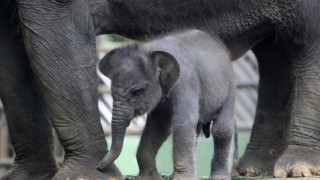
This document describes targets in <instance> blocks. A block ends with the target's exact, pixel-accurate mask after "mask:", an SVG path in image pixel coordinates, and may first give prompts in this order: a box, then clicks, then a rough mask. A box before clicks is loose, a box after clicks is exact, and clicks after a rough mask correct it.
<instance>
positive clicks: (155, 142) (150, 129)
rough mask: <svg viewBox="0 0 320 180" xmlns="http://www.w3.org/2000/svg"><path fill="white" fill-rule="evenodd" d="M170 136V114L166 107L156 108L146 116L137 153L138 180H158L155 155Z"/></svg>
mask: <svg viewBox="0 0 320 180" xmlns="http://www.w3.org/2000/svg"><path fill="white" fill-rule="evenodd" d="M169 134H170V113H169V110H168V109H167V108H166V107H157V108H156V109H155V110H153V112H152V113H151V114H150V115H148V119H147V124H146V127H145V129H144V131H143V134H142V137H141V141H140V144H139V148H138V152H137V160H138V164H139V171H140V172H139V176H138V177H137V178H136V179H139V180H160V179H161V178H160V176H159V173H158V171H157V167H156V155H157V152H158V150H159V148H160V147H161V145H162V143H163V142H164V141H165V140H166V139H167V137H168V136H169Z"/></svg>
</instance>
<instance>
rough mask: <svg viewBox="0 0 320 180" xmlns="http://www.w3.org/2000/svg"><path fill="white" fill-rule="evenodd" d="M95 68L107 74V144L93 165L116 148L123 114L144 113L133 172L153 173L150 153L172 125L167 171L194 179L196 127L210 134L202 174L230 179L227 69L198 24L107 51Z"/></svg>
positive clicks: (110, 157)
mask: <svg viewBox="0 0 320 180" xmlns="http://www.w3.org/2000/svg"><path fill="white" fill-rule="evenodd" d="M99 68H100V70H101V72H102V73H103V74H104V75H106V76H107V77H109V78H110V79H111V80H112V87H111V91H112V97H113V100H114V104H113V111H112V115H113V117H112V145H111V150H110V152H109V153H108V154H107V155H106V157H105V158H104V159H103V161H102V162H101V164H100V166H99V169H100V170H101V171H103V170H104V168H105V167H107V165H108V164H110V163H112V162H113V161H114V160H115V159H116V158H117V157H118V156H119V154H120V152H121V149H122V145H123V140H124V135H125V132H126V128H127V126H128V125H129V124H130V121H131V120H132V119H133V118H134V117H136V116H138V115H142V114H143V113H145V112H147V113H148V118H147V123H146V127H145V129H144V131H143V134H142V137H141V141H140V145H139V148H138V152H137V160H138V163H139V169H140V172H139V176H138V179H146V180H151V179H152V180H153V179H157V180H158V179H160V177H159V175H158V171H157V168H156V162H155V158H156V154H157V152H158V150H159V148H160V146H161V145H162V143H163V142H164V141H165V140H166V139H167V137H168V136H169V135H170V133H171V132H172V134H173V160H174V173H173V176H172V178H173V179H180V180H184V179H196V175H195V167H194V161H195V147H196V139H197V136H198V135H199V133H200V131H201V128H202V130H203V131H204V133H205V135H206V136H207V137H208V136H210V129H209V128H210V125H211V123H212V131H211V133H212V136H213V138H214V158H213V159H212V164H211V175H210V179H230V174H229V173H228V155H229V149H230V143H231V139H232V134H233V131H234V118H233V111H234V90H235V86H234V77H233V71H232V67H231V60H230V57H229V54H228V52H227V50H226V49H225V47H224V45H223V44H222V42H221V41H219V40H218V39H213V38H212V37H210V36H209V35H207V34H205V33H203V32H201V31H198V30H192V31H186V32H183V33H180V34H173V35H171V36H166V37H163V38H161V39H157V40H154V41H150V42H146V43H136V44H130V45H127V46H125V47H122V48H118V49H115V50H113V51H111V52H110V53H108V54H107V55H106V56H105V57H104V58H103V59H102V60H101V62H100V65H99Z"/></svg>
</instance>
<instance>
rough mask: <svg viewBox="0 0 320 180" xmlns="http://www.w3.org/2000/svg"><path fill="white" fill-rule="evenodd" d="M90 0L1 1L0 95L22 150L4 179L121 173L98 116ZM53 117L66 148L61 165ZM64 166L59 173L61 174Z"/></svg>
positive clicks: (115, 175)
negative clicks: (104, 166)
mask: <svg viewBox="0 0 320 180" xmlns="http://www.w3.org/2000/svg"><path fill="white" fill-rule="evenodd" d="M89 12H90V11H89V5H88V2H87V1H86V0H72V1H71V0H70V1H69V0H60V1H55V0H50V1H49V0H32V1H29V0H17V1H16V0H5V1H4V2H1V4H0V97H1V99H2V101H3V105H4V109H5V112H6V116H7V120H8V126H9V134H10V139H11V142H12V145H13V147H14V150H15V153H16V157H15V160H14V164H13V165H12V166H11V168H10V169H9V170H8V171H7V172H6V173H5V174H3V175H2V176H1V177H0V179H1V180H48V179H52V178H53V177H54V176H55V177H54V178H53V179H57V180H62V179H63V180H66V179H69V180H74V179H80V178H82V179H108V178H117V179H122V176H121V174H120V172H119V171H118V169H117V168H116V167H115V165H114V164H112V165H111V166H109V168H108V170H106V172H100V171H98V170H97V169H96V167H97V165H98V163H99V161H100V160H101V159H102V158H103V157H104V155H105V154H106V153H107V149H106V147H107V144H106V142H105V137H104V134H103V131H102V127H101V124H100V121H99V112H98V105H97V100H98V94H97V77H96V71H95V54H94V50H95V35H94V29H93V25H92V20H91V16H90V13H89ZM51 124H52V125H53V126H54V127H55V129H56V132H57V134H58V137H59V140H60V142H61V144H62V145H63V147H64V149H65V158H64V165H63V166H62V167H61V168H60V170H59V171H58V166H57V165H56V162H55V160H54V156H53V136H52V129H51ZM57 171H58V173H57Z"/></svg>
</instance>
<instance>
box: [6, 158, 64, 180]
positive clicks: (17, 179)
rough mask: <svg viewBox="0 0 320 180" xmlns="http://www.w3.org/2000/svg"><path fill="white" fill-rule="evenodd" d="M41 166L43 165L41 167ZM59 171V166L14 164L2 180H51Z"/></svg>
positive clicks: (36, 163)
mask: <svg viewBox="0 0 320 180" xmlns="http://www.w3.org/2000/svg"><path fill="white" fill-rule="evenodd" d="M40 164H41V165H40ZM57 171H58V167H57V165H56V164H55V163H54V164H50V165H47V164H42V163H39V162H35V163H31V162H27V163H25V164H18V163H17V164H13V165H12V166H11V167H10V169H9V170H8V171H7V172H5V173H4V174H3V175H2V176H1V177H0V180H47V179H51V178H52V177H53V176H54V175H55V174H56V173H57Z"/></svg>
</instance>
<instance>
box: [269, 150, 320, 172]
mask: <svg viewBox="0 0 320 180" xmlns="http://www.w3.org/2000/svg"><path fill="white" fill-rule="evenodd" d="M319 175H320V147H311V146H309V147H307V146H301V145H289V146H288V147H287V149H286V150H285V152H284V153H283V154H282V155H281V156H280V158H279V159H278V160H277V162H276V164H275V167H274V176H275V177H281V178H284V177H308V176H319Z"/></svg>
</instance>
